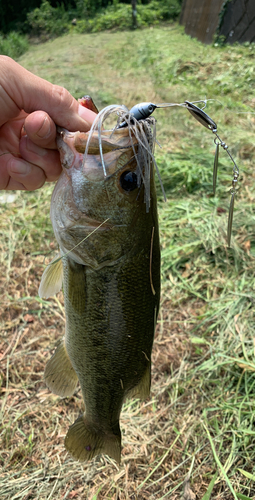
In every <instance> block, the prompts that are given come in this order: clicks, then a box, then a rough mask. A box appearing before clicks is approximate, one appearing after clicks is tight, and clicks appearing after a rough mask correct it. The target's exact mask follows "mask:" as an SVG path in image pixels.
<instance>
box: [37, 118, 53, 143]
mask: <svg viewBox="0 0 255 500" xmlns="http://www.w3.org/2000/svg"><path fill="white" fill-rule="evenodd" d="M50 134H51V126H50V120H49V118H48V116H45V118H44V120H43V124H42V126H41V128H40V129H39V130H38V132H37V134H36V135H37V136H38V137H40V139H47V138H48V137H49V136H50Z"/></svg>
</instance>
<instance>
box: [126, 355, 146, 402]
mask: <svg viewBox="0 0 255 500" xmlns="http://www.w3.org/2000/svg"><path fill="white" fill-rule="evenodd" d="M150 388H151V363H149V364H148V366H147V368H146V370H145V372H144V375H143V377H142V379H141V380H140V382H139V383H138V384H137V385H136V386H135V387H133V389H131V390H130V391H129V392H128V393H127V398H139V399H141V400H144V399H146V398H148V397H149V395H150Z"/></svg>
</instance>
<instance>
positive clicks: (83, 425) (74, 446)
mask: <svg viewBox="0 0 255 500" xmlns="http://www.w3.org/2000/svg"><path fill="white" fill-rule="evenodd" d="M115 427H116V428H115V429H114V431H113V430H112V431H109V432H103V431H101V430H98V431H97V430H96V428H95V427H94V426H93V425H92V424H90V423H89V422H88V421H87V420H86V415H85V414H84V415H82V416H81V417H79V418H78V419H77V420H76V421H75V422H74V424H73V425H71V427H70V428H69V431H68V433H67V435H66V438H65V447H66V449H67V451H69V453H70V454H71V455H72V457H73V458H75V459H76V460H79V461H80V462H84V461H86V460H91V459H92V458H93V457H95V456H96V455H99V454H100V453H104V454H105V455H109V457H112V458H114V460H116V462H118V463H120V457H121V433H120V428H119V425H117V426H115Z"/></svg>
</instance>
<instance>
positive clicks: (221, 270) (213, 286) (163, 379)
mask: <svg viewBox="0 0 255 500" xmlns="http://www.w3.org/2000/svg"><path fill="white" fill-rule="evenodd" d="M254 56H255V47H254V45H252V46H242V47H238V46H237V47H225V48H221V47H208V46H203V45H201V44H200V43H198V42H197V41H195V40H192V39H190V38H189V37H187V36H186V35H184V34H183V33H182V31H181V29H180V28H179V27H178V26H175V25H172V26H165V27H161V28H153V29H146V30H143V31H140V32H135V33H130V32H121V33H114V34H111V33H102V34H100V35H98V34H97V35H79V36H78V35H73V36H71V35H69V36H67V37H63V38H61V39H56V40H54V41H53V42H48V43H47V44H45V45H39V46H36V47H32V48H31V50H30V51H29V52H28V53H26V55H25V56H23V58H22V59H21V60H20V62H21V63H22V64H23V65H24V66H25V67H27V68H28V69H30V70H31V71H33V72H34V73H36V74H38V75H40V76H42V77H44V78H47V79H49V80H51V81H52V82H54V83H58V84H60V85H64V86H65V87H67V88H68V89H69V90H70V92H71V93H72V94H73V95H74V96H75V97H80V96H82V95H83V94H85V93H86V94H87V93H88V94H91V95H92V96H93V98H94V100H95V102H96V103H97V104H98V106H99V107H100V108H101V107H103V106H105V105H107V104H113V103H124V104H126V105H127V106H129V107H131V106H132V105H133V104H134V103H136V102H139V101H154V102H162V101H166V102H184V101H185V99H188V100H189V101H193V100H194V101H196V100H199V99H204V98H207V99H209V98H210V99H215V100H214V101H210V102H208V105H207V111H208V113H209V115H211V116H212V118H213V119H214V120H215V121H216V122H217V124H218V131H219V135H220V137H221V138H222V139H223V140H224V141H225V142H227V144H228V145H229V147H230V150H231V152H232V154H233V155H234V157H235V158H236V160H237V163H238V165H239V166H240V171H241V176H240V186H241V188H240V191H239V195H238V198H237V201H236V206H235V212H234V222H233V236H232V248H231V249H228V248H227V246H226V230H227V213H228V206H229V192H228V191H229V189H230V187H231V180H232V164H231V163H230V162H229V161H228V158H227V156H226V154H224V152H223V151H221V152H220V167H219V180H218V188H217V194H216V196H215V197H213V196H212V166H213V157H214V145H213V136H212V134H211V133H210V132H209V131H207V130H206V129H205V128H203V127H202V126H201V125H200V124H198V123H197V122H196V121H195V120H194V119H193V118H192V117H191V115H190V114H189V113H188V112H187V111H186V110H183V109H179V108H171V109H169V110H159V111H157V112H156V113H155V116H156V117H157V120H158V140H159V142H160V143H161V145H162V146H163V147H162V149H159V148H157V154H156V156H157V160H158V165H159V167H160V172H161V175H162V179H163V182H164V186H165V190H166V193H167V202H163V200H162V195H161V193H160V189H159V190H158V193H159V196H158V197H159V219H160V229H161V244H162V278H163V287H162V307H161V312H160V317H159V321H158V327H157V333H156V340H155V345H154V350H153V366H152V392H151V399H150V400H149V401H146V402H145V403H142V404H140V403H139V402H137V401H133V400H132V401H129V402H128V403H127V404H126V405H125V407H124V410H123V413H122V415H121V428H122V431H123V446H124V448H123V459H122V464H121V466H120V467H117V466H116V464H115V463H113V462H112V461H111V460H110V459H108V458H107V457H104V456H103V457H99V458H96V459H95V460H93V461H92V462H91V463H88V464H82V465H81V464H79V463H76V462H74V461H73V460H72V459H71V458H70V457H69V456H68V454H67V453H66V451H65V449H64V444H63V442H64V436H65V434H66V431H67V429H68V426H69V425H70V423H72V422H73V421H74V420H75V418H76V417H77V416H78V414H79V413H80V409H81V404H82V403H81V394H80V391H79V390H78V391H77V392H76V393H75V395H74V396H73V397H72V398H69V399H64V400H62V399H60V398H58V397H56V396H54V395H52V394H50V393H49V391H48V390H47V389H46V387H45V384H44V382H43V370H44V366H45V363H46V360H47V359H49V357H50V353H51V352H52V350H53V348H54V345H55V343H56V341H57V340H58V339H60V338H61V337H62V335H63V331H64V310H63V300H62V296H61V295H60V296H58V297H55V298H53V299H51V300H49V301H44V300H40V299H39V298H38V296H37V290H38V286H39V282H40V276H41V274H42V271H43V268H44V264H45V262H47V261H48V258H50V259H51V258H52V257H53V256H54V253H55V252H57V245H56V243H55V240H54V236H53V232H52V228H51V223H50V219H49V207H50V195H51V192H52V186H50V185H49V186H46V187H45V188H44V189H42V190H40V191H37V192H34V193H14V195H15V200H13V201H12V203H5V201H4V198H3V197H2V198H0V200H1V203H2V204H1V223H0V224H1V227H0V231H1V239H0V264H1V271H0V286H1V296H2V301H1V309H2V317H1V323H0V335H1V337H0V339H1V344H0V359H1V361H0V362H1V375H2V389H1V391H2V407H1V440H2V444H1V454H0V459H1V464H2V470H1V472H0V477H1V481H0V498H1V499H5V500H7V499H10V500H11V499H13V500H14V499H19V500H21V499H22V500H28V499H40V500H44V499H45V500H46V499H47V500H50V499H57V500H60V499H61V500H64V499H75V500H76V499H78V500H79V499H86V498H88V499H89V500H96V499H98V500H101V499H116V500H117V499H119V500H124V499H125V500H128V499H132V500H135V499H137V498H138V499H139V500H140V499H141V500H143V499H144V500H145V499H146V500H147V499H158V500H159V499H163V498H171V499H172V500H177V499H178V500H179V499H180V500H194V499H195V498H197V499H198V500H209V499H211V500H220V499H224V500H230V499H231V500H232V499H235V500H236V499H240V500H247V499H252V498H253V499H254V498H255V485H254V481H255V465H254V464H255V425H254V424H255V416H254V415H255V412H254V405H255V360H254V357H255V334H254V325H255V315H254V301H255V279H254V259H255V234H254V233H255V218H254V209H253V202H254V199H255V190H254V180H255V178H254V177H255V174H254V169H253V163H254V150H255V148H254V129H255V116H254V113H253V105H254V102H255V97H254V94H253V88H254V82H255V70H254ZM9 194H10V193H9Z"/></svg>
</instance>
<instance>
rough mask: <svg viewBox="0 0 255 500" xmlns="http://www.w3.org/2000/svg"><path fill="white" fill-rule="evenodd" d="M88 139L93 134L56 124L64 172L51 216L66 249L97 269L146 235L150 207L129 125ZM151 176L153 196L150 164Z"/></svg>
mask: <svg viewBox="0 0 255 500" xmlns="http://www.w3.org/2000/svg"><path fill="white" fill-rule="evenodd" d="M88 139H89V133H81V132H68V131H67V130H65V129H60V128H59V129H58V137H57V144H58V149H59V152H60V158H61V164H62V167H63V172H62V174H61V177H60V179H59V180H58V182H57V184H56V186H55V189H54V192H53V196H52V203H51V220H52V224H53V229H54V233H55V236H56V238H57V240H58V243H59V245H60V248H61V251H62V253H66V252H70V257H71V258H72V259H74V260H75V261H76V262H77V263H79V264H84V265H89V266H91V267H93V268H98V267H100V266H104V265H112V264H114V263H115V262H116V261H117V260H118V259H120V258H121V257H122V256H123V255H125V254H126V253H127V252H128V251H131V250H132V249H133V248H134V246H136V245H137V243H138V241H140V240H142V239H143V235H144V233H145V232H146V231H147V228H148V223H151V214H152V207H151V208H150V210H149V211H148V210H146V205H145V203H144V197H145V194H144V193H145V191H144V190H145V187H144V182H143V181H142V178H141V173H139V171H138V168H137V155H139V154H140V153H139V145H138V142H137V140H136V139H135V137H130V134H129V131H128V129H119V130H118V129H116V130H115V131H114V133H112V131H103V132H102V134H101V137H99V134H98V132H93V134H92V136H91V137H90V140H89V144H88ZM86 146H87V151H86ZM85 151H86V152H85ZM102 157H103V160H102ZM149 175H150V177H151V179H150V181H151V182H150V188H149V189H150V194H149V196H150V198H155V196H154V195H152V191H153V189H154V182H153V169H152V168H151V170H150V174H149Z"/></svg>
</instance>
